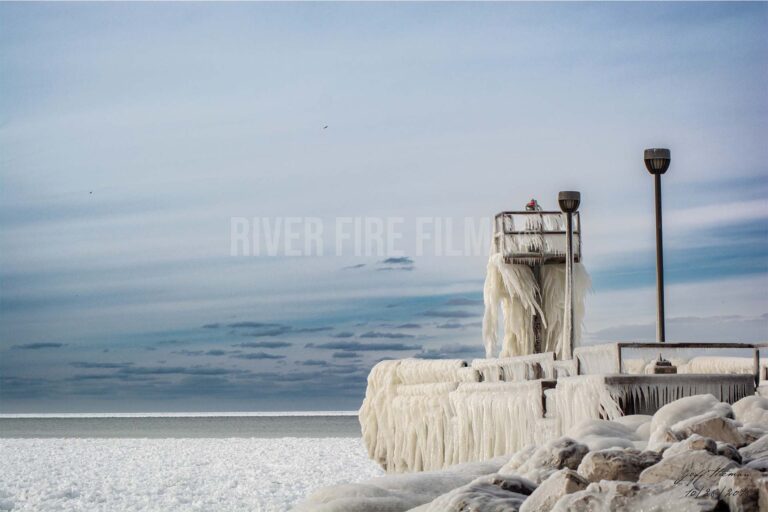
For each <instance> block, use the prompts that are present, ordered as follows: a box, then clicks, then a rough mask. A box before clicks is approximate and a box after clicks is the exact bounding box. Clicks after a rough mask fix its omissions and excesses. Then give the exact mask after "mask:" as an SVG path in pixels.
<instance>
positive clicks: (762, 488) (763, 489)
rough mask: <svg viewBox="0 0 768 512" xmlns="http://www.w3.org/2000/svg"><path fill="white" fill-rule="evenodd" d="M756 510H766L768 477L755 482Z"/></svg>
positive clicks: (767, 508) (767, 507) (767, 504)
mask: <svg viewBox="0 0 768 512" xmlns="http://www.w3.org/2000/svg"><path fill="white" fill-rule="evenodd" d="M757 510H768V477H765V478H761V479H760V480H758V481H757Z"/></svg>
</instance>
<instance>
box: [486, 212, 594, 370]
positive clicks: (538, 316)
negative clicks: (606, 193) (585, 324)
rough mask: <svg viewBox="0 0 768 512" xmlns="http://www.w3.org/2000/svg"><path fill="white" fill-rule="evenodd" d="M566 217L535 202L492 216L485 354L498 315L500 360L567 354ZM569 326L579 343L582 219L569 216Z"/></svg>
mask: <svg viewBox="0 0 768 512" xmlns="http://www.w3.org/2000/svg"><path fill="white" fill-rule="evenodd" d="M566 238H567V237H566V229H565V216H564V214H563V213H562V212H559V211H544V210H542V209H541V207H540V206H539V205H538V202H537V201H536V200H535V199H531V201H530V202H529V203H528V204H527V205H526V208H525V210H519V211H504V212H501V213H499V214H497V215H496V217H495V222H494V234H493V242H492V244H491V251H490V253H491V254H490V257H489V261H488V272H487V275H486V282H485V288H484V295H485V318H484V322H483V341H484V343H485V348H486V356H487V357H494V356H495V355H496V354H495V353H496V349H497V345H498V343H497V334H496V332H497V329H498V323H499V312H501V314H502V315H503V325H504V340H503V345H502V348H501V353H500V355H501V356H502V357H508V356H516V355H525V354H531V353H540V352H554V353H555V354H556V355H557V356H558V358H562V357H563V356H570V354H567V347H566V345H567V344H566V341H564V333H565V329H564V306H565V291H566V286H565V282H566V273H565V261H566ZM573 258H574V263H575V264H574V269H573V270H574V276H573V325H574V339H575V340H577V341H578V339H579V338H580V333H581V321H582V319H583V315H584V295H585V294H586V291H587V290H588V289H589V286H590V284H589V276H588V275H587V273H586V271H585V270H584V267H583V265H581V259H582V258H581V217H580V215H579V213H578V212H575V213H574V214H573Z"/></svg>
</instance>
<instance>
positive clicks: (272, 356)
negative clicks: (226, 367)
mask: <svg viewBox="0 0 768 512" xmlns="http://www.w3.org/2000/svg"><path fill="white" fill-rule="evenodd" d="M230 357H235V358H237V359H285V356H283V355H277V354H268V353H266V352H254V353H250V354H237V355H233V356H230Z"/></svg>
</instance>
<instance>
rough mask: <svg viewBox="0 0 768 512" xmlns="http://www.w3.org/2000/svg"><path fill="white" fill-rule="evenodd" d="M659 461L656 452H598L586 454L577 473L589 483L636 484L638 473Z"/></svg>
mask: <svg viewBox="0 0 768 512" xmlns="http://www.w3.org/2000/svg"><path fill="white" fill-rule="evenodd" d="M660 459H661V455H660V454H659V453H657V452H641V451H639V450H635V449H631V448H630V449H617V448H612V449H608V450H599V451H596V452H590V453H588V454H587V455H586V456H585V457H584V459H583V460H582V461H581V464H579V469H578V472H579V474H580V475H581V476H583V477H584V478H585V479H586V480H587V481H589V482H599V481H600V480H624V481H628V482H636V481H637V479H638V478H639V477H640V473H642V472H643V470H644V469H645V468H647V467H649V466H653V465H654V464H656V463H657V462H659V460H660Z"/></svg>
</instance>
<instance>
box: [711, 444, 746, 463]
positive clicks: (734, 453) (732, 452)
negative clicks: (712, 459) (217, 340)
mask: <svg viewBox="0 0 768 512" xmlns="http://www.w3.org/2000/svg"><path fill="white" fill-rule="evenodd" d="M717 454H718V455H722V456H723V457H726V458H728V459H731V460H732V461H734V462H736V463H737V464H741V462H742V458H741V454H740V453H739V450H738V449H737V448H736V447H735V446H733V445H730V444H728V443H717Z"/></svg>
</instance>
